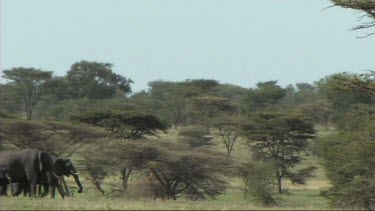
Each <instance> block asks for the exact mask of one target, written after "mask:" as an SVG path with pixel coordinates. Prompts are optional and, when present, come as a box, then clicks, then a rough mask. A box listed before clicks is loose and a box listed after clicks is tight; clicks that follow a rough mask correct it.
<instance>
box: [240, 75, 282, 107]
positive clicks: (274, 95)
mask: <svg viewBox="0 0 375 211" xmlns="http://www.w3.org/2000/svg"><path fill="white" fill-rule="evenodd" d="M276 83H277V81H266V82H259V83H257V88H255V89H250V90H249V92H248V97H247V99H246V104H247V106H248V110H249V111H255V110H257V109H259V108H265V107H267V106H270V105H275V104H276V103H278V102H279V101H280V100H281V99H282V98H284V97H285V95H286V90H284V89H283V88H282V87H280V86H279V85H277V84H276Z"/></svg>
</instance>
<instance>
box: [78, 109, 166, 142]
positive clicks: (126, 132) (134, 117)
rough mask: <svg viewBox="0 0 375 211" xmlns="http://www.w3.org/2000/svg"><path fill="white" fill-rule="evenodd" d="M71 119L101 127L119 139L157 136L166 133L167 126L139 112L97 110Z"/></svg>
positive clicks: (149, 115)
mask: <svg viewBox="0 0 375 211" xmlns="http://www.w3.org/2000/svg"><path fill="white" fill-rule="evenodd" d="M72 119H73V120H77V121H80V122H84V123H87V124H92V125H95V126H99V127H103V128H105V129H106V130H109V131H110V132H111V133H112V134H113V135H114V137H115V138H119V139H130V138H132V139H138V138H143V137H144V136H145V135H151V136H157V132H158V131H162V132H166V129H167V128H168V125H167V124H166V123H165V122H163V121H162V120H160V119H159V118H157V117H156V116H154V115H152V114H147V113H140V112H119V111H114V110H97V111H89V112H86V113H84V114H81V115H80V116H73V117H72Z"/></svg>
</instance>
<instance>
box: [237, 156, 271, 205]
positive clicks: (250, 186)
mask: <svg viewBox="0 0 375 211" xmlns="http://www.w3.org/2000/svg"><path fill="white" fill-rule="evenodd" d="M273 171H274V167H273V164H271V163H264V162H261V163H246V164H242V165H241V166H240V168H239V173H240V176H241V177H242V179H243V181H244V184H245V187H244V198H245V199H246V198H247V196H248V195H250V196H251V197H253V198H254V199H255V200H256V201H257V202H260V203H261V204H262V205H264V206H269V205H274V204H276V200H275V198H274V197H273V194H274V188H275V178H274V177H273V175H272V174H273Z"/></svg>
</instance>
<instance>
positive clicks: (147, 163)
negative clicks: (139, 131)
mask: <svg viewBox="0 0 375 211" xmlns="http://www.w3.org/2000/svg"><path fill="white" fill-rule="evenodd" d="M97 148H100V149H101V151H102V155H103V156H96V155H95V154H94V153H91V152H90V151H87V152H86V153H85V154H84V157H85V159H86V161H85V163H86V164H87V165H86V166H89V168H88V169H89V170H91V171H93V172H91V173H92V174H94V175H95V174H97V175H100V174H101V172H102V171H101V170H100V169H102V168H93V167H92V166H91V165H96V166H103V168H105V169H108V171H107V172H110V173H112V174H115V173H116V172H117V171H118V169H119V168H122V167H123V166H124V165H125V166H132V168H133V169H136V170H139V171H143V172H145V173H148V175H150V174H151V175H153V176H152V177H153V180H154V181H155V182H156V183H157V188H158V189H160V190H159V192H161V193H164V194H166V197H167V198H169V199H176V198H177V196H179V195H188V196H194V197H198V198H206V197H215V196H217V195H218V194H221V193H223V191H224V190H225V188H226V187H227V183H226V182H225V181H224V180H223V179H221V176H222V175H223V174H225V173H226V172H227V170H228V163H229V161H228V160H227V159H225V158H223V157H224V156H222V155H221V154H218V153H215V152H212V151H208V150H202V149H197V148H195V149H194V150H193V149H190V150H187V148H188V146H187V145H185V144H180V143H173V142H172V143H171V142H165V141H158V142H155V141H147V140H140V141H138V142H134V141H130V140H125V141H119V140H118V142H112V144H104V143H103V144H100V145H98V146H95V147H94V148H93V149H92V150H93V151H95V150H96V149H97ZM188 149H189V148H188ZM192 151H193V152H192ZM90 166H91V167H90ZM95 169H96V170H95ZM95 171H96V172H95Z"/></svg>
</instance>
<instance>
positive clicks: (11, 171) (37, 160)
mask: <svg viewBox="0 0 375 211" xmlns="http://www.w3.org/2000/svg"><path fill="white" fill-rule="evenodd" d="M52 166H53V159H52V157H51V156H50V155H49V154H48V153H47V152H44V151H39V150H36V149H26V150H20V151H0V171H1V172H2V175H3V177H4V176H6V177H7V178H10V179H11V181H12V182H18V181H19V182H24V181H25V179H26V181H27V183H28V186H29V188H30V189H29V190H30V192H29V195H30V196H35V193H36V186H37V183H38V180H39V179H40V178H41V176H42V175H43V174H46V173H47V172H48V171H51V170H52ZM1 180H2V183H3V184H4V183H6V182H7V181H5V178H2V179H1Z"/></svg>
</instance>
